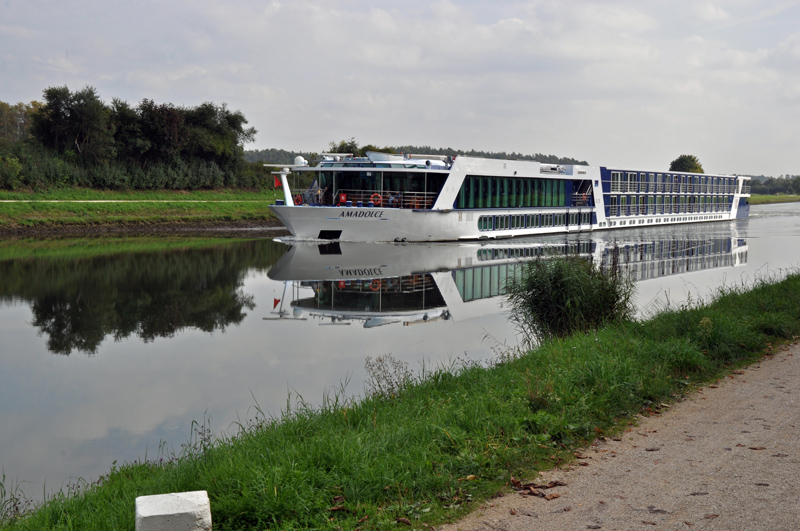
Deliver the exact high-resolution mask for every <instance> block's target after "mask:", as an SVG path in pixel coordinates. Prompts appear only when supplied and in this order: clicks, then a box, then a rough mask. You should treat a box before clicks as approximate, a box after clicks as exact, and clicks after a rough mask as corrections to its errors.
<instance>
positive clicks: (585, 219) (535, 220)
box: [478, 212, 592, 231]
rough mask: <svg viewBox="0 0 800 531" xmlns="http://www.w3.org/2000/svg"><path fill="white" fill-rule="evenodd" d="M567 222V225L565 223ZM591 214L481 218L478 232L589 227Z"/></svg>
mask: <svg viewBox="0 0 800 531" xmlns="http://www.w3.org/2000/svg"><path fill="white" fill-rule="evenodd" d="M567 221H569V223H567ZM591 223H592V213H591V212H571V213H561V214H509V215H504V216H481V217H479V218H478V230H480V231H487V230H509V229H535V228H539V227H562V226H565V225H567V224H569V225H590V224H591Z"/></svg>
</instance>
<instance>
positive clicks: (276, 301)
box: [272, 299, 281, 310]
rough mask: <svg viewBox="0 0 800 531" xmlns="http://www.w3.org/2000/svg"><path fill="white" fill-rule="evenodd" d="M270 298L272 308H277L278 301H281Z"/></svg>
mask: <svg viewBox="0 0 800 531" xmlns="http://www.w3.org/2000/svg"><path fill="white" fill-rule="evenodd" d="M272 300H273V303H272V309H273V310H274V309H275V308H277V306H278V303H279V302H281V300H280V299H272Z"/></svg>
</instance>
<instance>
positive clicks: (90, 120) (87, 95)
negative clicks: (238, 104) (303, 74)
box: [0, 86, 267, 189]
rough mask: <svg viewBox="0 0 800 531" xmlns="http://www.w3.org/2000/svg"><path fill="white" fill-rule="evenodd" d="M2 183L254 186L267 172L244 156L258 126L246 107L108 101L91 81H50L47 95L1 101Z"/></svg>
mask: <svg viewBox="0 0 800 531" xmlns="http://www.w3.org/2000/svg"><path fill="white" fill-rule="evenodd" d="M0 120H2V121H0V135H2V136H0V188H6V189H14V188H19V187H32V188H38V187H47V186H61V185H66V186H88V187H96V188H141V189H155V188H175V189H196V188H212V187H223V186H239V187H252V186H258V185H259V183H260V182H261V181H265V180H266V179H267V177H266V172H264V171H263V170H260V169H259V168H260V167H258V166H255V165H248V164H247V163H246V162H245V160H244V144H246V143H249V142H252V141H253V140H254V138H255V134H256V130H255V129H254V128H252V127H249V128H248V127H246V126H245V125H246V124H247V120H246V118H245V117H244V115H243V114H242V112H241V111H231V110H230V109H228V107H227V105H226V104H224V103H223V104H221V105H217V104H215V103H212V102H206V103H203V104H201V105H198V106H196V107H178V106H175V105H173V104H171V103H156V102H155V101H153V100H151V99H144V100H142V101H141V102H140V103H139V104H138V105H135V106H134V105H130V104H129V103H127V102H125V101H123V100H120V99H118V98H114V99H112V101H111V104H110V105H108V104H106V103H105V102H104V101H103V100H102V99H101V98H100V96H99V94H98V93H97V90H96V89H95V88H93V87H89V86H87V87H84V88H83V89H80V90H77V91H71V90H70V89H69V88H68V87H66V86H62V87H50V88H47V89H45V90H44V92H43V102H41V103H39V102H32V103H31V104H29V105H25V104H21V103H20V104H17V105H15V106H11V105H10V104H7V103H4V102H0Z"/></svg>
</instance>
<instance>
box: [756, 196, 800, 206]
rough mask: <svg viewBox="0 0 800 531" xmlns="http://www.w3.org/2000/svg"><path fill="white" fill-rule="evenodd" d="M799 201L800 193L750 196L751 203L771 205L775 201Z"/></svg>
mask: <svg viewBox="0 0 800 531" xmlns="http://www.w3.org/2000/svg"><path fill="white" fill-rule="evenodd" d="M798 201H800V195H760V194H753V195H751V196H750V204H751V205H772V204H775V203H796V202H798Z"/></svg>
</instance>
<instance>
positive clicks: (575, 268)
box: [506, 248, 634, 343]
mask: <svg viewBox="0 0 800 531" xmlns="http://www.w3.org/2000/svg"><path fill="white" fill-rule="evenodd" d="M611 256H612V259H611V261H610V262H611V263H610V266H609V267H607V268H601V267H599V266H597V265H596V264H594V263H592V262H591V261H588V260H585V259H583V258H580V257H577V256H566V257H556V258H545V257H540V258H538V259H536V260H533V261H531V262H528V263H527V264H526V266H525V268H523V270H522V275H521V278H517V279H512V280H511V281H509V282H508V284H507V285H506V298H507V299H508V302H509V303H510V305H511V308H512V311H511V315H512V319H513V320H514V321H515V322H516V324H517V325H518V327H519V328H520V330H521V331H522V332H523V333H524V334H525V336H526V338H527V339H528V341H529V342H531V343H532V342H535V341H537V340H539V339H542V338H548V339H549V338H554V337H565V336H567V335H569V334H574V333H578V332H585V331H587V330H594V329H597V328H599V327H601V326H603V325H605V324H608V323H612V322H617V321H624V320H627V319H630V318H631V317H632V316H633V312H634V308H633V304H632V302H633V294H634V285H633V281H632V280H631V279H630V277H629V276H628V275H627V274H626V273H625V272H623V271H622V270H621V269H620V268H619V267H618V259H617V257H618V256H619V250H618V249H617V248H614V249H613V250H612V253H611Z"/></svg>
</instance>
